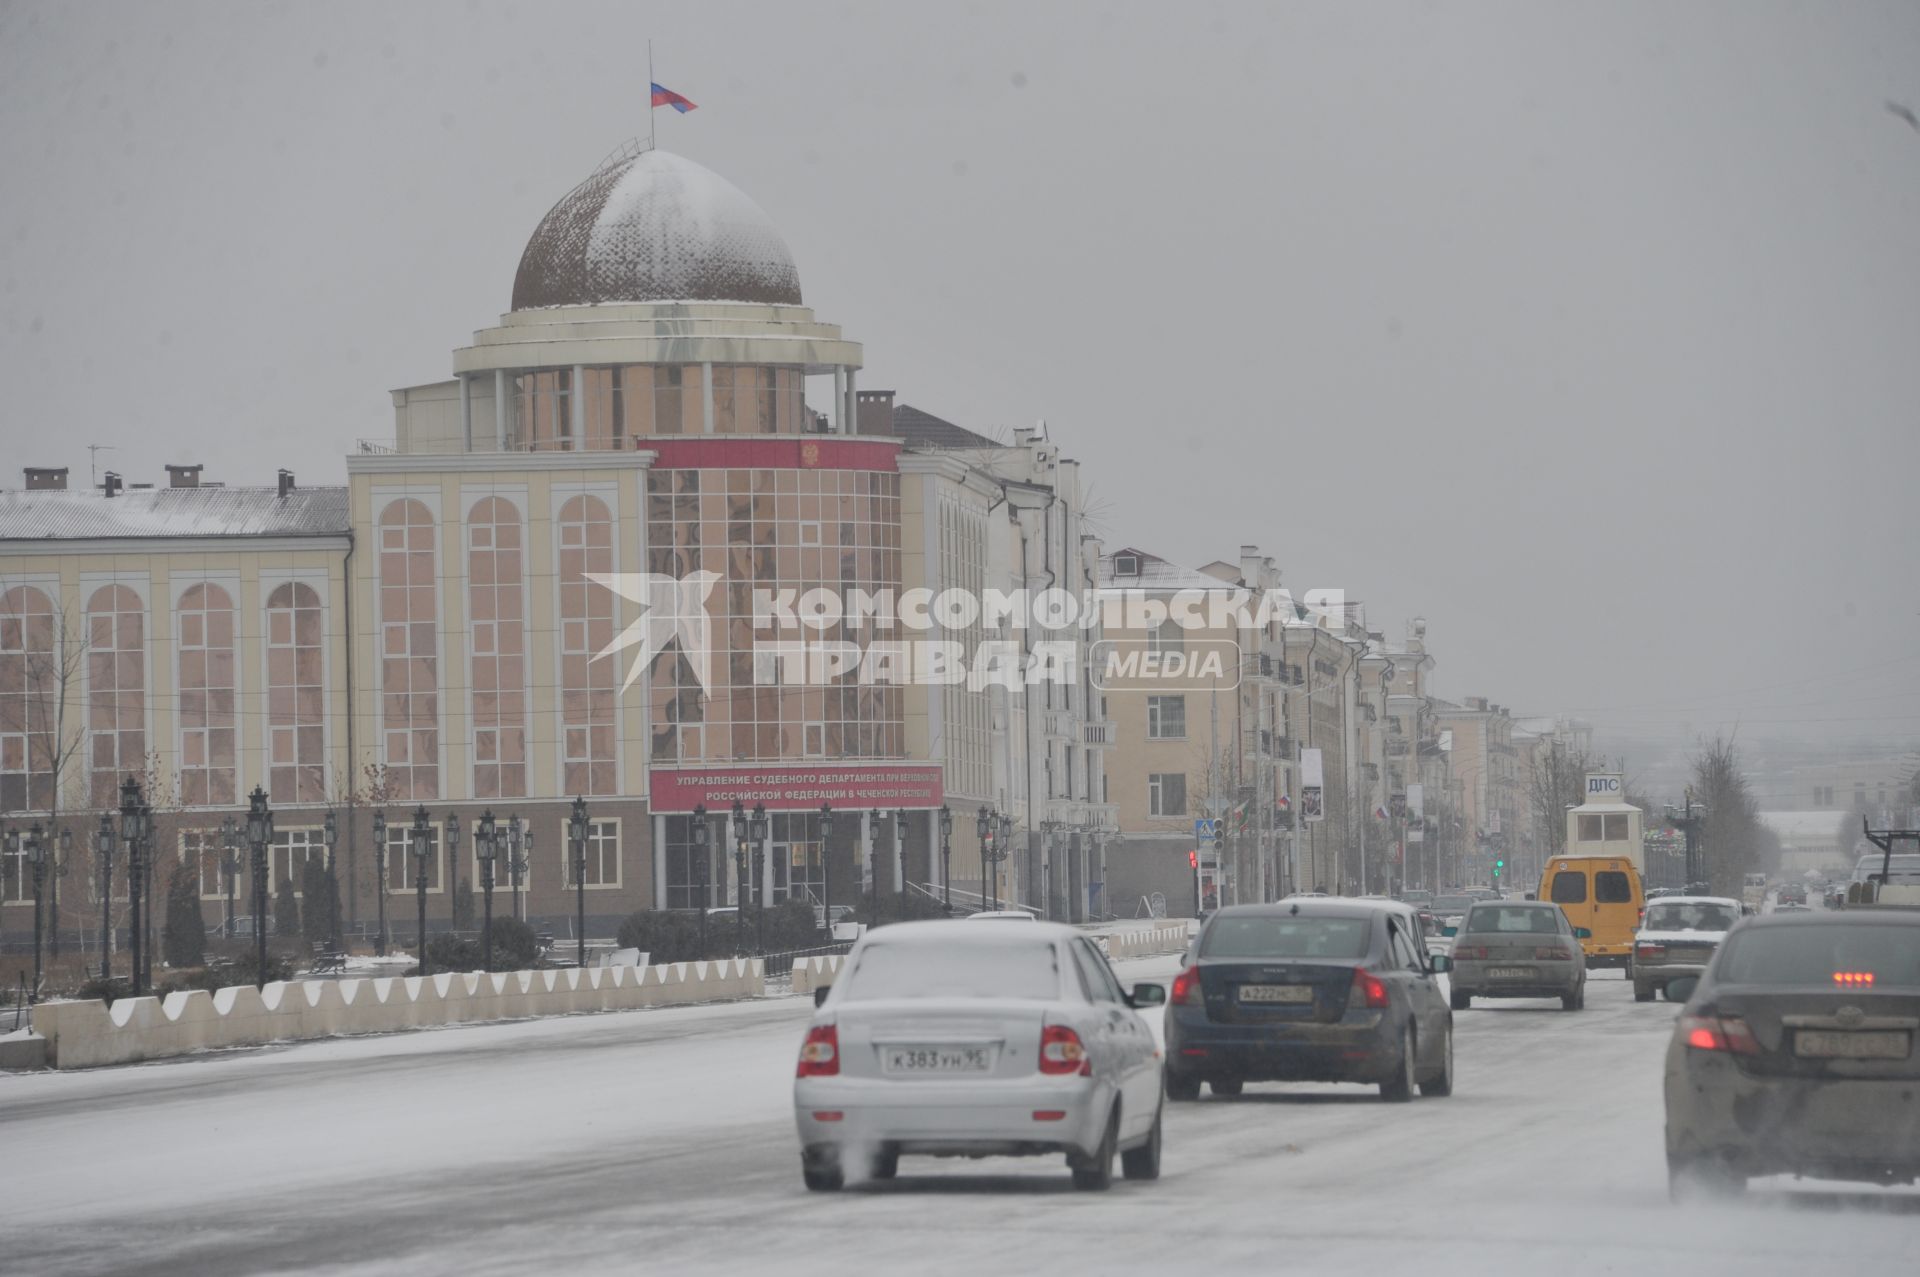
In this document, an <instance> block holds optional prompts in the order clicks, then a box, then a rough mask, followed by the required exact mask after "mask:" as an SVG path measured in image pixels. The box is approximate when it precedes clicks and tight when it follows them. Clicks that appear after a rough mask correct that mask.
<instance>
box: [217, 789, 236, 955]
mask: <svg viewBox="0 0 1920 1277" xmlns="http://www.w3.org/2000/svg"><path fill="white" fill-rule="evenodd" d="M220 872H221V873H223V874H225V875H226V876H227V928H226V930H227V939H228V940H229V941H231V940H232V939H233V880H234V879H235V878H236V877H238V876H239V873H240V823H239V822H238V821H236V820H235V819H234V818H233V817H232V816H228V817H227V818H226V819H224V820H222V821H221V822H220Z"/></svg>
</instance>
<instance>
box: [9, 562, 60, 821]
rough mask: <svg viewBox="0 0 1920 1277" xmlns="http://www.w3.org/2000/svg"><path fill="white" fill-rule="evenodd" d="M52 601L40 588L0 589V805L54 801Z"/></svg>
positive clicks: (39, 804)
mask: <svg viewBox="0 0 1920 1277" xmlns="http://www.w3.org/2000/svg"><path fill="white" fill-rule="evenodd" d="M54 646H55V627H54V620H53V602H52V600H50V599H49V598H48V597H47V595H46V592H45V591H44V590H39V589H36V588H35V587H33V586H31V585H22V586H15V587H14V588H13V589H11V590H8V591H6V592H5V593H4V594H0V811H25V810H27V809H28V808H40V807H50V806H52V803H53V757H52V754H53V744H54V741H53V734H54V730H55V727H54V722H53V710H54V708H55V705H56V698H57V694H58V688H57V686H56V684H57V682H58V673H57V670H56V664H57V661H58V657H57V655H56V653H55V651H54Z"/></svg>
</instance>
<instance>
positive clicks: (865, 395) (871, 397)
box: [853, 390, 893, 435]
mask: <svg viewBox="0 0 1920 1277" xmlns="http://www.w3.org/2000/svg"><path fill="white" fill-rule="evenodd" d="M854 399H855V401H856V402H855V403H854V406H853V432H854V433H855V434H860V435H890V434H892V433H893V392H892V391H891V390H861V391H857V392H856V393H855V394H854Z"/></svg>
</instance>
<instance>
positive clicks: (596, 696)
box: [559, 496, 619, 794]
mask: <svg viewBox="0 0 1920 1277" xmlns="http://www.w3.org/2000/svg"><path fill="white" fill-rule="evenodd" d="M559 530H560V760H561V785H562V790H563V792H565V793H569V794H611V793H615V792H617V788H618V785H619V777H618V776H617V775H616V774H615V773H616V772H617V770H618V768H617V767H616V760H617V757H618V755H617V752H616V750H615V742H614V730H615V727H614V702H615V697H616V692H615V687H616V682H615V680H616V679H617V677H618V673H619V672H618V670H617V669H616V668H615V662H614V661H612V660H611V659H609V660H604V661H596V660H594V659H593V657H594V655H595V654H596V653H598V652H602V651H605V650H606V646H607V644H608V643H611V642H612V641H613V592H612V591H611V590H609V589H607V588H606V587H605V586H602V585H596V584H594V583H593V582H592V581H590V580H588V579H587V573H589V572H599V573H608V572H612V571H613V516H612V515H611V514H609V513H608V511H607V505H606V502H604V501H602V500H600V498H598V497H589V496H578V497H574V498H573V499H572V500H570V501H568V502H567V503H566V504H565V505H563V506H561V507H560V520H559Z"/></svg>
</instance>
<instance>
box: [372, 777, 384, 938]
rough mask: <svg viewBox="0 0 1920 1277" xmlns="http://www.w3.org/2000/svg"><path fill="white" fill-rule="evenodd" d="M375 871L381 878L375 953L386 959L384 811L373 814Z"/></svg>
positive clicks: (375, 902) (376, 900)
mask: <svg viewBox="0 0 1920 1277" xmlns="http://www.w3.org/2000/svg"><path fill="white" fill-rule="evenodd" d="M373 871H374V873H375V874H376V875H378V877H379V890H378V891H377V892H376V894H375V896H374V908H375V909H377V910H379V913H380V920H379V922H378V923H377V924H376V926H377V927H378V930H377V931H376V932H375V933H374V939H373V951H374V952H375V953H377V954H379V955H380V956H381V957H383V958H384V957H386V956H387V813H386V812H384V811H376V812H374V813H373Z"/></svg>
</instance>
